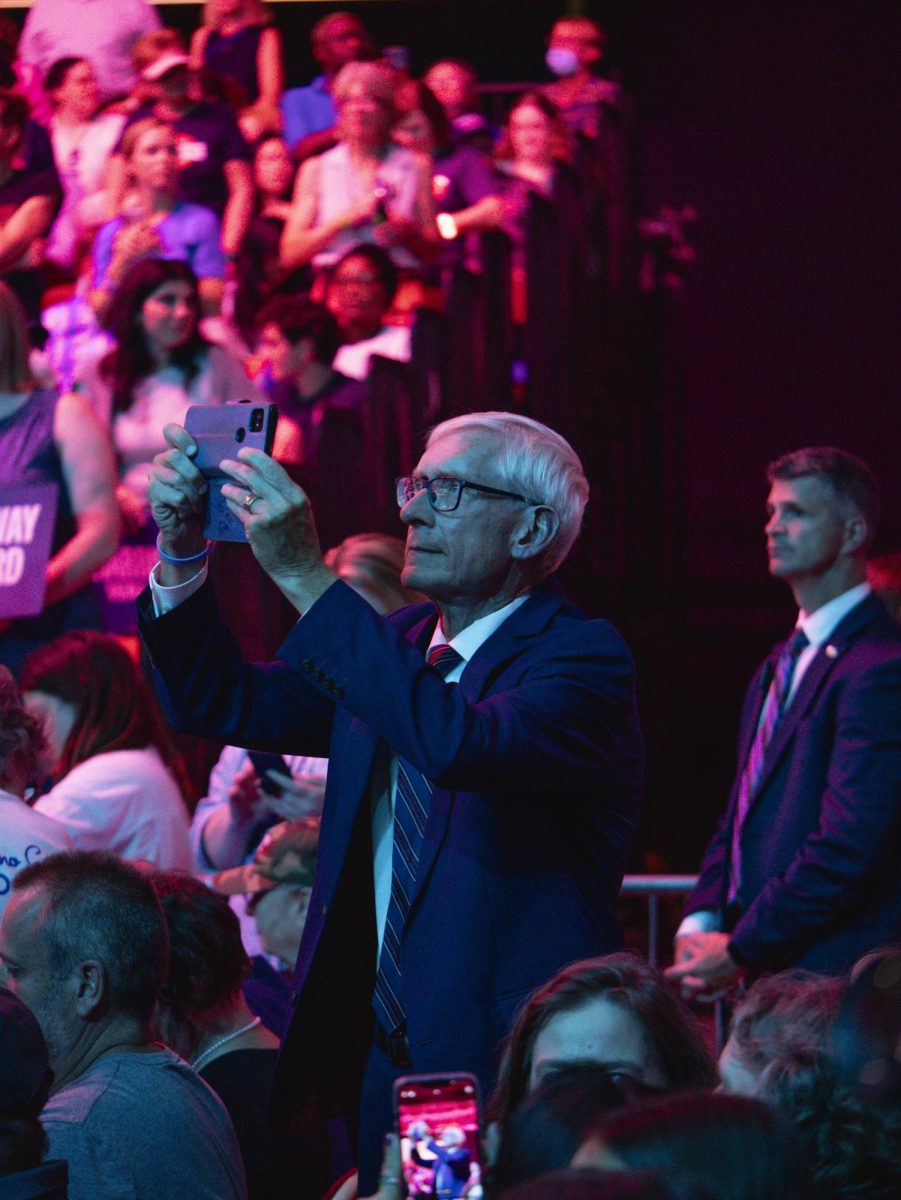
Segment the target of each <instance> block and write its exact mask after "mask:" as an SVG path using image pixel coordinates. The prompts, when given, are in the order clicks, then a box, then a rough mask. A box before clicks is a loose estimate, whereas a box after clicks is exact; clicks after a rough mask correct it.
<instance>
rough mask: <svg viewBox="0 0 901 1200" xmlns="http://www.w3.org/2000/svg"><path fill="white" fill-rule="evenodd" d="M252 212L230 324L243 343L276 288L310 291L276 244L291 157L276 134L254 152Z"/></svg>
mask: <svg viewBox="0 0 901 1200" xmlns="http://www.w3.org/2000/svg"><path fill="white" fill-rule="evenodd" d="M253 186H254V200H253V205H254V207H253V216H252V218H251V220H250V225H249V226H248V229H247V236H246V237H245V238H244V241H243V243H242V245H241V251H240V253H239V255H238V259H237V262H236V264H235V280H236V284H237V286H236V290H235V317H234V319H235V324H236V325H237V327H238V329H239V331H240V333H241V336H242V337H243V338H244V339H245V341H246V343H247V345H248V346H251V345H253V341H254V337H255V335H256V326H257V316H258V314H259V312H260V309H261V308H262V307H263V305H264V304H265V303H266V301H267V300H269V299H270V298H271V297H272V296H273V295H274V294H276V293H284V294H288V295H294V294H297V293H298V292H305V291H308V290H309V284H310V280H311V278H312V276H311V274H310V272H309V271H307V270H305V269H301V270H300V271H292V272H289V273H287V274H286V273H285V272H284V271H282V269H281V266H280V265H279V244H280V242H281V237H282V231H283V230H284V228H285V221H286V220H287V219H288V213H289V212H290V209H291V192H292V189H293V186H294V162H293V160H292V158H291V155H290V154H289V152H288V147H287V146H286V145H285V142H284V141H283V140H282V138H281V137H280V136H279V135H278V134H277V133H271V134H269V135H268V136H266V137H263V138H261V139H260V141H259V142H258V143H257V146H256V149H255V151H254V156H253Z"/></svg>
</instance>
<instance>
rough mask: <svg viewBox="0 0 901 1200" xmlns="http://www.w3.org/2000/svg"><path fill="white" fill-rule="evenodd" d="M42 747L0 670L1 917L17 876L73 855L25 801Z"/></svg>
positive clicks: (62, 833)
mask: <svg viewBox="0 0 901 1200" xmlns="http://www.w3.org/2000/svg"><path fill="white" fill-rule="evenodd" d="M45 744H46V743H45V738H44V733H43V730H42V729H41V723H40V721H38V720H37V719H36V718H35V717H33V716H32V715H31V713H29V712H28V710H27V709H26V708H25V706H24V705H23V703H22V699H21V697H20V696H19V692H18V689H17V688H16V683H15V680H14V679H13V677H12V675H11V674H10V673H9V671H8V670H7V669H6V667H4V666H0V916H2V915H3V910H4V908H5V907H6V903H7V901H8V899H9V895H10V892H11V891H12V883H13V879H15V876H16V872H17V871H19V870H21V868H22V867H24V866H27V864H28V863H29V862H34V861H35V859H37V858H44V857H46V856H47V855H49V854H55V853H56V852H57V851H59V850H71V849H73V845H74V844H73V842H72V839H71V837H69V834H68V833H67V831H66V829H65V828H64V827H63V826H62V825H60V824H59V822H57V821H54V820H53V818H52V817H48V816H45V815H44V814H43V813H40V812H36V811H35V810H34V809H33V808H31V807H30V805H28V804H27V803H26V801H25V799H24V797H25V794H26V792H27V791H28V790H29V789H30V788H31V787H32V785H33V784H34V782H35V780H37V779H39V778H40V776H41V773H42V769H43V756H44V747H45ZM0 1091H2V1089H0ZM3 1107H5V1106H4V1105H3V1104H2V1102H0V1108H3Z"/></svg>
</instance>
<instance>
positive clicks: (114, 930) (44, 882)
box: [0, 851, 247, 1200]
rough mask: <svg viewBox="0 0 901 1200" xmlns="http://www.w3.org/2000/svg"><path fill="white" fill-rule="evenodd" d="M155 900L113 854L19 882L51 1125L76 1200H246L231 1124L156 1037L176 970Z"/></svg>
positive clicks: (14, 939) (87, 856)
mask: <svg viewBox="0 0 901 1200" xmlns="http://www.w3.org/2000/svg"><path fill="white" fill-rule="evenodd" d="M168 950H169V947H168V937H167V934H166V923H165V919H164V917H163V914H162V912H161V910H160V906H159V902H158V901H157V899H156V896H155V895H154V892H153V887H152V885H151V883H150V881H149V880H148V879H145V878H144V877H143V876H142V875H141V873H140V872H139V871H137V870H136V869H135V868H134V867H132V866H130V865H129V864H127V863H124V862H122V861H121V859H118V858H116V857H115V856H114V855H111V854H100V853H90V852H84V851H72V852H69V853H66V854H56V855H54V856H53V857H52V858H48V859H46V860H45V861H44V862H40V863H35V864H33V865H32V866H30V867H27V868H26V869H25V870H24V871H22V872H20V874H19V876H18V877H17V881H16V885H15V887H14V892H13V897H12V899H11V900H10V903H9V905H8V906H7V909H6V912H5V913H4V914H3V922H2V924H0V957H2V960H3V963H4V966H5V969H6V974H7V978H8V982H9V985H10V988H11V990H12V991H14V992H15V993H16V995H17V996H18V997H19V999H20V1000H22V1001H24V1003H26V1004H27V1005H28V1007H29V1008H30V1009H31V1011H32V1012H33V1013H34V1015H35V1016H36V1017H37V1019H38V1023H39V1024H40V1026H41V1030H42V1032H43V1034H44V1038H45V1040H46V1042H47V1049H48V1051H49V1055H50V1065H51V1067H52V1069H53V1072H54V1080H53V1092H52V1095H51V1097H50V1099H49V1100H48V1102H47V1104H46V1105H45V1106H44V1109H43V1112H42V1114H41V1120H42V1122H43V1125H44V1128H45V1130H46V1131H47V1136H48V1138H49V1141H50V1152H51V1154H52V1155H53V1156H54V1157H59V1158H65V1159H66V1160H67V1161H68V1164H69V1196H70V1198H71V1200H107V1198H109V1200H112V1198H113V1197H121V1196H123V1195H128V1196H131V1197H135V1200H160V1197H162V1196H185V1195H190V1196H193V1197H208V1198H209V1200H214V1198H215V1200H232V1198H234V1200H242V1198H243V1197H245V1196H246V1195H247V1192H246V1189H245V1185H244V1172H243V1168H242V1164H241V1156H240V1151H239V1149H238V1144H237V1141H236V1139H235V1134H234V1129H233V1128H232V1124H231V1121H230V1120H229V1117H228V1113H227V1112H226V1111H225V1109H224V1108H223V1106H222V1104H221V1102H220V1101H219V1099H218V1098H217V1097H216V1096H215V1095H214V1094H213V1092H211V1091H210V1089H209V1088H208V1087H207V1086H206V1085H205V1084H204V1083H203V1082H202V1081H201V1080H200V1079H199V1078H198V1076H197V1075H196V1074H195V1073H194V1072H193V1071H192V1070H191V1069H190V1067H188V1065H187V1064H186V1063H184V1062H182V1060H181V1059H180V1058H179V1057H178V1056H177V1055H175V1054H173V1053H172V1052H171V1051H170V1050H167V1049H164V1048H163V1047H162V1046H160V1045H158V1044H155V1043H154V1041H153V1034H152V1029H151V1022H152V1020H153V1015H154V1011H155V1008H156V1004H157V999H158V997H159V991H160V988H161V986H162V984H163V981H164V980H165V977H166V968H167V961H168Z"/></svg>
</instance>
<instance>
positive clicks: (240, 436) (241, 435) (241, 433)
mask: <svg viewBox="0 0 901 1200" xmlns="http://www.w3.org/2000/svg"><path fill="white" fill-rule="evenodd" d="M246 437H247V430H246V429H245V428H244V426H243V425H242V426H241V427H240V428H239V429H236V430H235V441H236V442H243V441H244V439H245V438H246Z"/></svg>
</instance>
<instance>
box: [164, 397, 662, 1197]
mask: <svg viewBox="0 0 901 1200" xmlns="http://www.w3.org/2000/svg"><path fill="white" fill-rule="evenodd" d="M167 438H168V440H169V443H170V446H171V449H170V450H169V451H167V452H166V453H165V454H163V455H161V456H159V457H158V459H157V460H156V462H155V464H154V468H153V471H152V475H151V484H150V495H151V500H152V504H153V509H154V516H155V517H156V520H157V522H158V524H159V525H160V529H161V534H160V542H159V546H160V550H161V557H162V561H161V563H160V565H159V566H158V567H157V568H155V571H154V577H153V578H152V580H151V592H152V597H151V595H149V594H148V593H145V595H144V597H143V598H142V607H143V615H144V622H143V630H144V637H145V641H146V644H147V646H148V648H149V650H150V653H151V656H152V658H153V660H154V663H155V666H156V669H157V672H158V676H159V679H160V689H161V695H162V697H163V699H164V701H165V703H166V705H167V707H168V709H169V711H170V713H171V714H172V715H173V716H174V717H175V719H176V720H177V721H178V723H179V724H180V725H181V726H182V727H184V728H186V729H188V730H190V731H192V732H200V733H205V734H208V735H214V736H217V737H221V738H223V739H225V740H227V741H229V742H235V741H238V742H242V743H243V744H245V745H250V746H256V747H260V748H265V749H273V750H275V749H277V750H279V751H286V752H291V751H295V750H300V749H301V748H304V752H305V753H311V754H320V755H325V754H328V756H329V760H330V765H329V775H328V785H327V789H326V797H325V804H324V810H323V816H322V829H321V840H320V855H319V861H318V866H317V874H316V880H315V884H314V889H313V895H312V897H311V901H310V908H309V915H308V918H307V923H306V927H305V929H304V934H303V941H302V943H301V948H300V954H299V957H298V962H297V968H296V991H297V994H298V996H297V1004H296V1008H295V1014H294V1019H293V1021H292V1024H291V1027H290V1029H289V1031H288V1034H287V1036H286V1039H285V1043H284V1046H283V1051H282V1060H281V1069H280V1071H279V1073H278V1076H277V1080H276V1084H275V1089H274V1093H273V1112H274V1115H275V1116H276V1118H277V1119H281V1120H288V1119H292V1120H307V1119H310V1118H312V1117H315V1116H325V1115H333V1114H336V1113H341V1112H350V1111H352V1110H353V1109H354V1108H355V1107H357V1106H358V1107H359V1112H360V1122H361V1136H360V1147H361V1178H360V1191H361V1193H362V1194H367V1192H369V1191H372V1190H374V1188H375V1185H376V1182H377V1174H378V1163H379V1159H380V1156H381V1143H382V1137H383V1135H384V1133H385V1132H386V1130H388V1129H389V1128H390V1124H391V1111H390V1090H391V1082H392V1080H393V1079H394V1078H395V1077H396V1076H398V1075H399V1074H404V1073H408V1072H410V1071H417V1072H423V1071H441V1072H458V1071H461V1070H468V1071H472V1072H474V1073H475V1074H476V1075H477V1076H479V1077H480V1079H481V1080H482V1084H483V1087H484V1088H486V1089H487V1088H490V1087H491V1086H492V1084H493V1080H494V1074H495V1071H496V1067H497V1059H498V1053H499V1049H500V1044H501V1041H502V1039H503V1037H504V1035H505V1034H506V1033H507V1031H508V1029H509V1026H510V1023H511V1021H512V1017H513V1014H514V1011H515V1010H516V1008H517V1006H518V1005H519V1003H520V1002H521V1001H522V1000H524V999H525V997H526V996H527V995H528V994H529V993H530V992H531V991H532V990H533V989H534V988H535V987H536V986H537V985H538V984H540V983H542V982H543V981H544V980H546V979H547V978H548V977H549V976H550V975H551V974H553V973H554V971H556V970H557V969H558V968H559V967H560V966H562V965H563V964H564V963H567V962H570V961H573V960H575V959H578V958H582V957H586V956H590V955H596V954H598V953H603V952H605V951H608V950H611V949H614V948H615V947H616V946H618V945H619V944H620V934H619V930H618V926H617V922H616V918H615V916H614V911H613V906H614V901H615V898H616V894H617V891H618V889H619V884H620V880H621V877H622V872H623V869H624V865H625V862H626V856H627V853H628V847H629V842H630V840H631V835H632V831H633V829H634V825H635V821H636V817H637V811H638V801H639V790H640V782H641V771H642V748H641V738H640V733H639V729H638V723H637V718H636V708H635V696H634V685H633V668H632V662H631V658H630V656H629V653H628V651H627V649H626V647H625V645H624V644H623V642H622V640H621V639H620V637H619V636H618V634H617V633H616V632H615V631H614V630H613V629H612V628H611V626H610V625H608V624H607V623H606V622H604V621H595V620H588V619H587V618H586V617H585V616H584V614H582V613H581V612H579V611H578V610H577V609H574V608H573V607H572V606H570V605H569V604H568V603H567V602H566V601H565V600H564V598H563V596H562V595H561V594H560V592H559V590H558V589H557V587H556V586H555V584H554V583H553V582H551V581H550V580H549V578H548V577H549V575H550V574H551V573H552V572H553V571H554V570H555V569H556V567H557V566H558V565H559V563H560V562H561V561H562V560H563V558H564V557H565V555H566V553H567V552H568V550H569V548H570V546H571V545H572V543H573V541H574V540H575V537H576V535H577V533H578V529H579V526H580V524H581V519H582V512H583V509H584V504H585V500H586V498H587V492H588V485H587V483H586V480H585V476H584V473H583V471H582V467H581V464H580V462H579V460H578V458H577V457H576V455H575V454H574V452H573V450H572V448H571V447H570V446H569V445H568V444H567V443H566V442H565V441H564V440H563V439H562V438H560V437H559V435H557V434H556V433H554V432H553V431H552V430H550V429H548V428H546V427H545V426H543V425H539V424H538V423H537V422H535V421H530V420H528V419H527V418H524V417H519V416H516V415H513V414H510V413H496V414H485V413H481V414H470V415H468V416H465V417H458V418H455V419H454V420H453V421H448V422H445V423H444V424H443V425H440V426H438V428H437V429H435V430H434V431H433V432H432V434H431V436H430V438H429V440H428V444H427V447H426V450H425V453H424V454H423V456H422V458H421V460H420V462H419V464H418V466H417V468H416V471H415V474H414V475H412V476H409V477H406V478H404V479H401V480H399V481H398V503H399V505H400V513H401V519H402V520H403V521H404V523H405V524H406V526H407V543H406V561H405V567H404V573H403V581H404V583H405V584H406V585H407V586H408V587H412V588H416V589H418V590H420V591H422V592H424V593H425V594H426V595H428V596H429V597H431V599H432V601H434V603H430V604H424V605H417V606H414V607H413V608H408V609H404V610H402V611H401V612H400V613H398V614H397V615H396V616H395V617H393V618H390V619H387V620H386V619H385V618H383V617H380V616H378V615H377V614H375V613H374V612H373V610H372V609H371V608H370V607H369V605H367V604H366V603H365V601H363V600H362V599H361V598H360V597H359V596H357V595H356V594H355V593H354V592H353V591H352V590H351V589H350V588H348V587H347V586H346V585H344V584H343V583H341V582H340V581H338V580H336V578H335V576H334V575H333V574H332V573H331V571H329V570H328V568H326V567H325V566H324V564H323V562H322V558H321V555H320V552H319V545H318V540H317V537H316V530H315V525H314V522H313V517H312V514H311V512H310V506H309V503H308V501H307V498H306V496H305V495H304V494H303V492H302V491H301V490H300V489H299V488H297V487H296V486H295V485H294V484H292V483H291V481H290V479H289V478H288V477H287V475H286V474H285V472H284V471H283V470H282V469H281V467H279V466H278V464H276V463H274V462H273V461H272V460H271V459H269V458H267V457H266V456H265V455H262V454H260V453H258V452H255V451H248V450H241V451H239V453H238V455H237V459H238V460H239V461H231V462H226V463H225V464H223V466H224V469H225V471H226V472H227V473H228V475H229V476H230V477H231V478H232V479H233V480H235V483H234V484H233V485H231V484H229V485H226V488H225V489H224V494H225V495H226V496H227V497H228V499H229V502H230V504H231V507H232V509H233V511H234V512H235V513H236V514H237V515H238V516H239V517H240V518H241V520H242V521H243V524H244V526H245V528H246V531H247V535H248V538H249V541H250V545H251V547H252V549H253V552H254V554H255V555H256V557H257V559H258V561H259V562H260V563H261V565H262V566H263V568H264V569H265V570H266V571H267V572H268V573H269V574H270V575H271V577H272V578H273V579H274V580H275V582H276V583H277V584H278V586H279V587H280V588H281V590H282V591H283V592H284V594H285V595H286V596H287V597H288V599H289V600H290V601H291V602H292V604H294V606H295V607H296V608H297V610H298V612H299V613H301V614H302V619H301V620H300V621H298V623H297V624H296V626H295V627H294V629H293V631H292V632H291V634H290V636H289V637H288V639H287V640H286V642H285V643H284V645H283V646H282V648H281V650H280V653H279V660H278V661H277V662H275V663H270V664H267V665H265V666H263V667H248V666H247V665H246V664H244V663H243V662H241V661H240V659H239V657H237V656H236V652H235V649H234V646H233V644H232V643H231V642H230V640H229V638H228V636H227V635H226V633H225V631H224V630H223V629H222V628H221V625H220V623H219V622H218V621H217V617H216V612H215V606H214V600H213V597H212V594H211V589H210V588H209V586H208V585H207V584H205V583H204V582H203V579H202V574H201V575H198V574H197V571H198V565H199V564H200V565H202V561H203V556H204V549H203V546H204V543H203V539H202V535H201V532H200V525H199V520H198V513H199V511H200V509H201V506H202V494H201V491H200V489H201V488H202V487H203V486H204V485H203V482H202V479H201V477H200V476H199V474H198V472H197V470H196V468H195V467H194V466H193V464H192V462H191V458H190V439H189V438H188V436H187V434H186V433H185V431H184V430H182V429H180V428H178V427H169V428H168V429H167ZM340 486H342V487H353V486H354V480H353V479H348V480H346V481H342V482H341V484H340ZM151 599H152V606H151ZM448 645H449V646H450V650H449V651H448V648H447V647H448ZM427 652H428V657H429V662H427V661H426V657H425V656H426V653H427ZM455 652H456V653H455ZM433 661H434V662H435V663H436V665H435V666H432V665H430V663H431V662H433ZM411 820H413V825H412V826H411V823H410V822H411Z"/></svg>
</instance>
